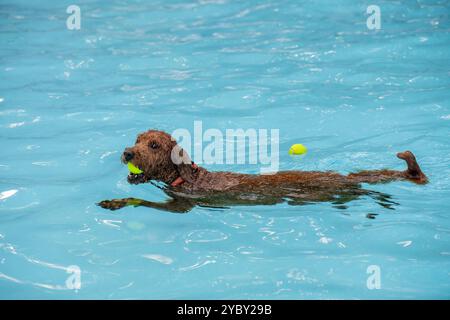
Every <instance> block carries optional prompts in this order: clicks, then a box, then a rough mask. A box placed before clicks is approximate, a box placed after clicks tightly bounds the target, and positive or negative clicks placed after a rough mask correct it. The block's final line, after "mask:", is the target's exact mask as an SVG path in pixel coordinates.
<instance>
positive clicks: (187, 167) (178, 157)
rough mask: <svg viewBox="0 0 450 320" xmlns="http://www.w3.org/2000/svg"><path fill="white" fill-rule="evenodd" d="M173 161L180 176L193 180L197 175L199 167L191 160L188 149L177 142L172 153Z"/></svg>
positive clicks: (188, 180) (185, 179)
mask: <svg viewBox="0 0 450 320" xmlns="http://www.w3.org/2000/svg"><path fill="white" fill-rule="evenodd" d="M170 156H171V159H172V162H173V163H174V164H175V167H176V168H177V171H178V174H179V176H180V177H181V178H182V179H183V180H184V181H187V182H193V181H194V180H195V179H196V177H197V175H196V174H197V171H198V167H197V165H196V164H194V162H193V161H192V160H191V158H190V157H189V155H188V154H187V152H186V151H184V150H183V148H181V147H180V146H179V145H178V144H176V145H175V146H174V147H173V149H172V153H171V155H170Z"/></svg>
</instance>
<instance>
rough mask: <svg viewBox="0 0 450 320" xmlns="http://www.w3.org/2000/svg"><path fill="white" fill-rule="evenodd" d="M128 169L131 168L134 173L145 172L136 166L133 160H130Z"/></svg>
mask: <svg viewBox="0 0 450 320" xmlns="http://www.w3.org/2000/svg"><path fill="white" fill-rule="evenodd" d="M128 170H130V172H131V173H134V174H141V173H143V172H144V171H142V170H141V169H139V168H138V167H136V166H135V165H134V164H132V163H131V162H128Z"/></svg>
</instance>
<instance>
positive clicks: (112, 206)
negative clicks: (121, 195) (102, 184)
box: [97, 199, 128, 210]
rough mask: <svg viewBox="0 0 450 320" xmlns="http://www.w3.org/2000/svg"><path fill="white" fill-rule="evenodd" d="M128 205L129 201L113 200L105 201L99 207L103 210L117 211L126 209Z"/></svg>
mask: <svg viewBox="0 0 450 320" xmlns="http://www.w3.org/2000/svg"><path fill="white" fill-rule="evenodd" d="M127 204H128V201H127V199H113V200H103V201H101V202H99V203H97V205H99V206H100V207H102V208H103V209H109V210H117V209H121V208H123V207H125V206H126V205H127Z"/></svg>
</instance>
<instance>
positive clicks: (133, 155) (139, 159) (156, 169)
mask: <svg viewBox="0 0 450 320" xmlns="http://www.w3.org/2000/svg"><path fill="white" fill-rule="evenodd" d="M122 162H123V163H125V164H127V163H128V162H131V163H132V164H133V165H135V166H136V167H138V168H139V169H141V170H142V171H143V173H140V174H133V173H130V174H129V175H128V182H129V183H132V184H139V183H145V182H148V181H150V180H157V181H163V182H165V183H167V184H170V183H172V182H173V181H174V180H176V179H177V178H179V177H181V178H182V179H183V180H184V181H192V180H193V179H194V172H193V170H192V161H191V159H190V158H189V156H188V155H187V153H186V152H185V151H184V150H183V149H182V148H181V147H179V146H178V144H177V142H176V141H175V140H174V139H173V138H172V136H171V135H170V134H167V133H165V132H163V131H158V130H149V131H146V132H143V133H140V134H139V135H138V137H137V139H136V142H135V144H134V146H132V147H128V148H125V150H124V152H123V154H122Z"/></svg>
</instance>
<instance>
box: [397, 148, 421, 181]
mask: <svg viewBox="0 0 450 320" xmlns="http://www.w3.org/2000/svg"><path fill="white" fill-rule="evenodd" d="M397 157H398V158H399V159H402V160H405V161H406V164H407V165H408V169H406V171H405V175H406V178H407V179H410V180H412V181H414V182H416V183H420V184H425V183H427V182H428V178H427V176H426V175H425V174H424V173H423V172H422V170H421V169H420V166H419V164H418V163H417V160H416V157H415V156H414V154H413V153H412V152H411V151H404V152H399V153H397Z"/></svg>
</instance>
